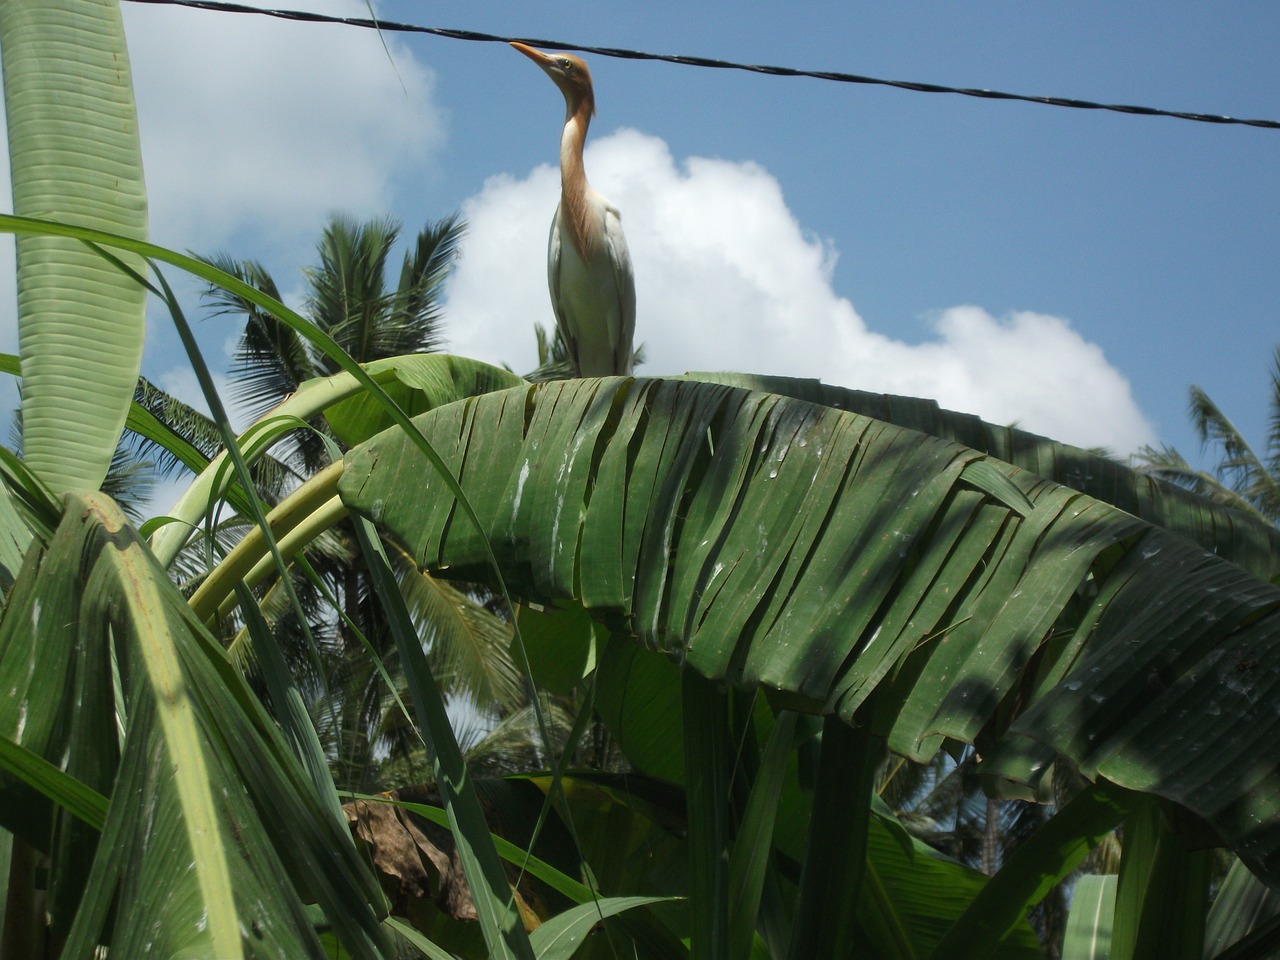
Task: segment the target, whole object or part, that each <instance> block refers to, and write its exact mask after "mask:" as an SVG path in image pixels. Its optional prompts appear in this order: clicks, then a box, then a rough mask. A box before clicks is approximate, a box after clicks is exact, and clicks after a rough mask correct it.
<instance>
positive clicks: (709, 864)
mask: <svg viewBox="0 0 1280 960" xmlns="http://www.w3.org/2000/svg"><path fill="white" fill-rule="evenodd" d="M680 699H681V705H682V708H683V714H684V780H685V802H686V804H687V806H688V811H689V813H688V824H689V838H688V845H689V908H690V913H691V914H692V916H693V925H692V931H691V937H690V947H691V951H690V955H691V956H692V958H693V960H719V958H721V957H728V956H729V944H730V937H729V837H730V832H731V826H732V825H731V823H730V819H729V804H730V797H729V784H730V780H731V778H732V756H731V747H730V742H731V737H730V732H729V699H730V698H729V696H728V693H727V691H726V690H724V689H722V688H718V687H717V684H716V682H715V681H713V680H708V679H706V678H705V677H703V676H701V675H700V674H698V673H697V672H695V671H694V670H692V669H689V668H688V667H686V668H685V669H684V670H681V671H680ZM753 920H754V918H753Z"/></svg>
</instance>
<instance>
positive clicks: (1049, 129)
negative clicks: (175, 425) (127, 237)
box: [7, 0, 1280, 455]
mask: <svg viewBox="0 0 1280 960" xmlns="http://www.w3.org/2000/svg"><path fill="white" fill-rule="evenodd" d="M277 5H280V6H291V7H294V8H303V7H305V8H308V9H316V10H321V11H325V12H333V13H338V14H345V15H352V16H360V15H362V14H363V12H364V11H365V7H364V4H363V2H361V0H309V2H305V3H304V2H303V0H295V2H294V3H287V2H285V0H281V2H280V3H279V4H277ZM123 6H124V12H125V18H126V27H127V29H128V32H129V37H130V49H131V55H132V57H133V66H134V72H135V85H136V87H137V90H138V97H139V105H140V113H141V121H142V134H143V151H144V157H145V161H146V165H147V177H148V186H149V189H150V192H151V200H152V220H153V228H152V229H153V237H154V239H156V240H157V241H159V242H162V243H165V244H168V245H171V246H175V247H179V248H184V249H193V250H196V251H199V252H204V253H213V252H222V251H225V252H230V253H232V254H235V255H237V256H244V257H256V258H259V259H261V260H263V261H264V262H266V263H267V265H268V266H269V267H270V269H271V270H272V272H273V273H274V274H275V276H276V278H277V280H278V281H279V282H280V283H281V285H282V287H283V288H284V289H286V290H290V291H292V292H293V293H294V294H295V295H296V294H297V292H298V291H300V289H301V276H300V273H299V268H300V267H301V266H302V265H304V264H306V263H309V262H310V260H311V254H312V250H313V248H314V243H315V240H316V239H317V237H318V235H319V231H320V229H321V227H322V225H323V223H324V221H325V218H326V217H327V215H328V214H329V213H331V212H334V211H342V212H345V213H347V214H350V215H352V216H355V217H358V218H367V217H373V216H380V215H383V214H391V215H393V216H395V217H397V218H399V219H400V220H401V221H403V223H404V224H405V229H406V233H410V232H413V231H416V230H417V229H418V228H419V227H420V226H421V224H422V223H424V222H425V221H427V220H430V219H436V218H438V217H441V216H443V215H445V214H447V213H449V212H451V211H453V210H455V209H459V208H461V209H462V210H463V211H464V213H465V214H466V215H467V216H468V218H469V220H470V221H471V224H472V230H471V234H470V236H469V239H468V242H467V245H466V246H465V248H464V256H463V259H462V262H461V266H460V269H459V272H458V275H457V278H456V281H455V283H454V285H453V288H452V290H451V292H450V297H449V315H450V327H449V334H450V336H451V338H452V340H453V343H454V345H455V348H456V350H457V352H461V353H470V354H473V355H477V356H481V357H482V358H483V359H488V360H506V361H508V362H509V363H511V365H512V366H514V367H515V368H516V369H517V370H525V369H528V368H529V367H530V366H532V359H533V337H532V333H531V330H532V324H533V322H534V321H543V322H547V321H549V319H550V308H549V303H548V301H547V294H546V290H545V279H544V274H543V270H544V267H543V256H544V254H543V251H544V248H545V237H546V229H547V225H548V223H549V222H550V218H551V214H552V211H553V209H554V206H555V202H556V190H557V178H556V173H555V171H554V169H552V167H551V166H550V165H551V164H552V163H554V161H555V159H556V155H557V154H556V146H557V142H558V136H559V127H560V123H561V121H562V119H563V106H562V101H561V100H560V96H559V94H558V92H557V91H556V90H555V88H554V87H553V86H552V84H551V83H550V81H549V80H547V78H546V77H545V76H543V75H542V74H541V73H540V72H539V71H538V70H537V69H536V68H535V67H534V66H533V64H531V63H530V62H529V61H528V60H526V59H525V58H523V57H521V56H520V55H519V54H517V53H516V52H515V51H512V50H510V49H509V48H507V47H505V46H504V45H502V44H481V43H470V42H462V41H455V40H445V39H438V38H432V37H425V36H403V35H389V36H387V42H388V44H389V46H390V51H391V55H392V57H391V60H390V61H389V60H388V58H387V55H386V53H385V52H384V51H383V49H382V46H381V43H380V42H379V40H378V39H377V37H376V36H374V35H372V34H370V33H369V32H368V31H361V30H357V29H354V28H348V27H339V26H314V25H300V24H293V23H280V22H276V21H269V20H266V19H264V18H260V17H247V16H233V15H228V14H219V13H210V12H198V11H191V10H175V9H167V8H165V9H162V8H155V7H147V6H140V5H135V4H131V3H127V2H126V3H125V4H124V5H123ZM375 7H376V9H377V11H378V14H379V15H380V16H382V17H385V18H387V19H392V20H402V21H409V22H414V23H420V24H424V25H430V26H442V27H454V28H461V29H470V30H476V31H483V32H488V33H494V34H500V35H505V36H513V37H526V38H528V37H533V38H537V37H542V38H549V39H559V40H563V41H566V42H570V43H572V42H579V43H584V44H594V45H601V46H615V47H628V48H636V49H642V50H648V51H654V52H662V53H687V54H698V55H704V56H711V57H719V58H723V59H728V60H736V61H745V62H759V63H774V64H782V65H788V66H795V67H803V68H810V69H830V70H838V71H845V72H851V73H858V74H864V75H870V76H878V77H887V78H894V79H903V80H921V81H927V82H933V83H939V84H947V85H956V86H970V87H985V88H993V89H1000V90H1009V91H1014V92H1020V93H1030V94H1046V95H1056V96H1066V97H1074V98H1080V99H1088V100H1099V101H1105V102H1121V103H1137V104H1147V105H1152V106H1159V107H1165V108H1169V109H1182V110H1192V111H1202V112H1208V113H1226V114H1231V115H1234V116H1242V117H1261V118H1280V83H1277V79H1278V77H1277V72H1278V70H1277V66H1276V61H1275V57H1274V48H1275V44H1276V41H1277V39H1280V5H1276V4H1274V3H1269V2H1239V3H1233V4H1229V5H1222V4H1215V5H1208V4H1202V3H1186V2H1166V3H1161V4H1155V3H1147V2H1142V3H1138V2H1134V3H1127V4H1109V3H1101V2H1087V3H1074V4H1069V5H1067V4H1044V3H1034V4H1033V3H1026V2H1025V0H1021V2H989V3H985V4H981V5H975V4H965V5H959V4H942V3H925V2H914V3H898V4H850V3H835V2H830V3H800V4H788V5H782V4H776V3H760V2H748V3H735V4H726V3H706V4H692V5H691V4H688V3H681V4H678V5H677V4H675V3H668V2H657V3H648V4H616V3H600V4H594V5H590V6H587V5H582V4H579V5H568V4H513V3H493V2H484V0H472V2H470V3H468V4H465V5H441V4H435V3H423V2H419V0H383V2H377V3H375ZM584 9H589V11H590V12H589V14H585V15H584V12H583V11H584ZM589 62H590V65H591V68H592V73H593V76H594V78H595V82H596V89H597V99H598V107H599V115H598V116H597V118H596V120H595V122H594V124H593V126H592V129H591V138H590V142H589V151H588V154H587V167H588V175H589V176H590V177H591V179H592V182H593V184H594V185H595V186H596V187H597V188H598V189H599V190H600V191H601V192H602V193H604V194H605V195H606V196H609V197H610V199H612V200H613V201H614V202H615V203H617V204H618V205H619V206H620V207H621V208H622V211H623V224H624V226H625V227H626V229H627V232H628V237H629V239H630V242H631V248H632V254H633V257H634V258H635V261H636V269H637V285H638V299H639V317H638V325H637V339H638V340H642V341H644V342H646V344H647V345H648V352H649V355H650V357H651V361H652V362H651V363H650V365H649V366H648V367H646V368H642V370H641V371H640V372H641V373H645V372H649V373H654V374H663V373H676V372H681V371H682V370H685V369H712V368H729V369H744V370H752V371H756V372H764V373H785V374H790V375H796V376H820V377H822V378H823V379H825V380H827V381H829V382H836V383H841V384H844V385H848V386H853V387H860V388H863V389H873V390H885V391H888V392H897V393H908V394H914V395H922V396H934V397H936V398H937V399H939V400H940V401H941V402H943V404H944V405H945V406H950V407H953V408H958V409H965V410H969V411H971V412H976V413H979V414H981V415H983V416H984V417H985V418H986V419H989V420H994V421H996V422H1009V421H1014V420H1017V421H1019V422H1021V423H1022V424H1023V425H1024V426H1026V427H1028V428H1030V429H1035V430H1037V431H1038V432H1043V433H1047V434H1049V435H1051V436H1055V437H1057V438H1059V439H1064V440H1068V441H1071V442H1077V443H1083V444H1105V445H1109V446H1111V447H1112V448H1113V449H1115V450H1116V452H1118V453H1122V454H1123V453H1128V452H1129V450H1130V449H1131V448H1132V446H1133V445H1135V444H1137V443H1141V442H1147V441H1159V442H1165V443H1170V444H1173V445H1176V446H1177V447H1179V448H1180V449H1181V450H1182V451H1183V452H1184V453H1185V454H1188V455H1195V454H1196V453H1197V441H1196V440H1195V438H1194V435H1193V434H1192V433H1191V431H1190V428H1189V426H1188V424H1187V419H1186V415H1185V407H1186V391H1187V386H1188V385H1189V384H1190V383H1192V382H1195V383H1199V384H1200V385H1201V386H1203V387H1204V388H1205V389H1206V390H1208V391H1209V393H1210V394H1211V395H1212V396H1213V397H1214V398H1215V399H1216V400H1217V401H1218V402H1219V403H1220V405H1221V406H1223V407H1224V408H1225V409H1226V410H1227V411H1228V413H1229V414H1230V415H1231V416H1232V417H1233V418H1234V419H1235V420H1236V422H1237V424H1238V425H1239V426H1240V427H1241V429H1242V430H1243V431H1244V432H1245V433H1246V435H1248V436H1250V437H1251V438H1252V439H1254V441H1255V442H1256V443H1257V444H1259V445H1261V443H1262V441H1263V438H1264V435H1265V428H1266V424H1265V413H1266V400H1267V378H1268V372H1269V369H1270V361H1271V354H1272V351H1273V350H1274V348H1275V346H1276V344H1277V342H1280V322H1278V318H1280V269H1278V265H1280V217H1278V216H1277V212H1278V211H1280V177H1277V173H1276V171H1277V170H1280V164H1277V160H1280V131H1275V130H1263V129H1252V128H1244V127H1222V126H1211V125H1207V124H1197V123H1190V122H1184V121H1177V120H1170V119H1162V118H1143V117H1131V116H1122V115H1117V114H1108V113H1100V112H1086V111H1074V110H1065V109H1058V108H1051V107H1043V106H1036V105H1031V104H1022V103H1002V102H994V101H985V100H974V99H969V98H962V97H957V96H951V95H932V94H929V95H926V94H919V93H911V92H904V91H900V90H894V89H888V88H881V87H867V86H854V85H847V84H837V83H829V82H822V81H817V80H809V79H798V78H772V77H764V76H758V75H753V74H748V73H742V72H737V71H715V70H706V69H696V68H691V67H683V66H676V65H670V64H662V63H652V62H635V61H626V60H614V59H608V58H603V57H600V56H593V57H590V58H589ZM393 63H394V67H393ZM7 309H11V308H7ZM236 332H237V331H236V329H235V326H234V324H233V323H232V321H230V320H229V319H228V318H220V319H214V320H209V321H206V322H205V323H203V324H202V326H201V335H202V339H203V341H204V342H205V344H206V346H207V347H208V350H209V352H210V355H211V359H212V360H213V361H214V362H215V364H225V360H226V351H227V345H228V342H229V341H230V340H231V339H232V338H233V337H234V335H235V333H236ZM150 336H151V344H150V347H149V349H148V354H147V358H146V364H145V369H144V372H146V373H147V374H148V375H149V376H152V377H153V378H155V379H157V380H160V381H161V382H162V383H166V384H167V385H169V386H171V387H172V388H173V389H176V390H180V391H182V390H189V389H190V377H189V375H188V374H186V373H184V370H183V367H184V364H183V362H182V360H181V357H180V355H179V353H178V351H177V348H176V339H175V338H174V336H173V335H172V333H171V332H170V331H167V330H166V329H164V328H163V327H162V326H161V325H159V324H156V325H155V326H154V327H153V329H152V331H151V334H150Z"/></svg>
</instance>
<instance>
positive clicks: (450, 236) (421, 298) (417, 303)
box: [369, 213, 466, 359]
mask: <svg viewBox="0 0 1280 960" xmlns="http://www.w3.org/2000/svg"><path fill="white" fill-rule="evenodd" d="M465 232H466V223H465V222H464V221H463V220H462V218H461V216H460V215H459V214H456V213H455V214H451V215H450V216H447V217H445V218H444V219H442V220H438V221H436V222H435V223H428V224H427V225H426V226H425V227H424V228H423V229H422V232H420V233H419V234H418V237H417V241H416V242H415V244H414V248H413V250H411V251H410V252H408V253H406V254H405V258H404V264H403V266H402V267H401V269H400V282H399V284H398V285H397V287H396V291H395V293H394V294H393V296H392V301H391V309H390V313H389V316H388V317H387V319H386V322H385V323H384V324H383V325H382V326H381V327H380V328H379V330H378V333H379V340H378V344H377V347H378V357H394V356H400V355H401V354H406V353H428V352H431V351H434V350H437V349H439V348H440V346H441V345H442V343H443V342H444V336H443V332H442V330H441V325H442V324H441V318H442V313H443V312H442V309H441V297H442V294H443V290H444V282H445V280H447V279H448V277H449V273H450V272H451V271H452V270H453V266H454V263H455V262H456V261H457V257H458V245H459V243H461V241H462V237H463V234H464V233H465ZM369 359H376V358H374V357H370V358H369Z"/></svg>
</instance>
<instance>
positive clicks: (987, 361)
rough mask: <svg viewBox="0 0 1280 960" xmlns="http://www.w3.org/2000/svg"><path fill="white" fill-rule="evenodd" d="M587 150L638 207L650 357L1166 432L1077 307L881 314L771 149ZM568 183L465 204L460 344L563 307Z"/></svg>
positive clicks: (1131, 437) (620, 200)
mask: <svg viewBox="0 0 1280 960" xmlns="http://www.w3.org/2000/svg"><path fill="white" fill-rule="evenodd" d="M586 164H587V170H588V174H589V175H590V177H591V180H592V184H593V185H594V186H595V187H596V188H597V189H599V190H600V192H601V193H603V194H604V195H605V196H607V197H609V198H610V200H612V201H613V202H614V203H615V204H616V205H617V206H618V207H619V208H620V209H621V210H622V211H623V225H624V227H625V228H626V231H627V238H628V243H629V246H630V248H631V255H632V258H633V260H634V262H635V269H636V285H637V289H638V295H637V301H638V303H637V315H638V316H637V326H636V338H637V341H642V342H643V343H644V344H645V350H646V353H647V356H648V363H647V365H646V366H645V367H644V368H642V369H641V371H640V372H641V373H643V374H652V375H663V374H675V373H682V372H685V371H689V370H741V371H749V372H753V373H767V374H778V375H786V376H802V377H819V378H821V379H823V380H825V381H826V382H828V383H834V384H841V385H845V386H853V387H858V388H860V389H864V390H875V391H881V392H885V393H898V394H906V395H910V396H922V397H932V398H934V399H936V400H938V402H939V403H941V404H942V405H943V406H944V407H948V408H950V409H955V410H962V411H965V412H970V413H976V414H978V415H980V416H982V417H983V418H984V419H986V420H990V421H993V422H996V423H1008V422H1012V421H1017V422H1018V423H1019V424H1020V425H1021V426H1022V427H1024V428H1025V429H1028V430H1033V431H1035V432H1038V433H1043V434H1045V435H1047V436H1051V437H1053V438H1055V439H1058V440H1063V441H1066V442H1069V443H1075V444H1080V445H1086V446H1094V445H1099V446H1107V447H1110V448H1111V449H1112V450H1114V451H1116V452H1118V453H1128V452H1129V451H1130V450H1132V449H1133V448H1135V447H1136V446H1138V445H1140V444H1142V443H1148V442H1152V441H1153V440H1154V439H1155V431H1154V429H1153V428H1152V427H1151V425H1150V423H1148V421H1147V420H1146V418H1145V417H1144V416H1143V414H1142V412H1141V411H1140V410H1139V409H1138V407H1137V405H1136V404H1135V402H1134V400H1133V397H1132V394H1131V392H1130V389H1129V384H1128V381H1127V380H1126V379H1125V378H1124V377H1123V376H1122V375H1121V374H1120V373H1119V372H1118V371H1117V370H1116V369H1115V368H1114V367H1112V366H1111V365H1110V364H1109V363H1108V362H1107V359H1106V357H1105V356H1104V355H1103V352H1102V350H1101V348H1099V347H1098V346H1097V345H1095V344H1092V343H1089V342H1088V341H1086V340H1085V339H1084V338H1083V337H1081V336H1080V334H1078V333H1077V332H1076V331H1075V330H1073V329H1072V328H1071V325H1070V324H1069V323H1068V322H1067V321H1066V320H1064V319H1061V318H1058V317H1051V316H1045V315H1042V314H1037V313H1029V312H1018V313H1013V314H1011V315H1009V316H1007V317H1003V318H995V317H992V316H991V315H990V314H988V313H987V312H986V311H984V310H982V309H981V308H978V307H968V306H964V307H952V308H950V309H946V310H943V311H941V312H940V313H939V314H938V315H937V316H936V317H935V318H933V320H932V327H933V332H934V337H933V338H932V339H930V340H928V341H926V342H924V343H920V344H907V343H904V342H902V341H898V340H894V339H892V338H890V337H887V336H884V335H882V334H879V333H876V332H874V331H872V330H870V329H868V327H867V325H866V323H865V322H864V321H863V320H862V318H861V317H860V316H859V315H858V314H857V312H856V311H855V310H854V308H853V305H852V304H851V303H850V302H849V301H848V300H846V299H844V298H841V297H839V296H837V295H836V294H835V292H834V291H833V289H832V284H831V277H832V272H833V270H834V267H835V260H836V258H835V252H834V251H833V250H832V249H831V248H830V247H829V245H827V244H824V243H823V242H821V241H820V240H818V239H815V238H814V237H812V236H809V235H807V234H806V233H805V232H804V230H803V229H802V228H801V226H800V224H799V223H797V222H796V219H795V217H794V216H792V214H791V212H790V211H789V210H788V208H787V205H786V201H785V199H784V198H783V195H782V190H781V188H780V186H779V184H778V182H777V181H776V180H775V179H774V178H773V177H772V176H771V175H770V174H769V173H768V172H767V171H765V170H764V169H762V168H761V167H759V166H758V165H756V164H752V163H733V162H729V161H723V160H711V159H706V158H698V157H695V158H691V159H689V160H687V161H686V162H684V163H683V164H680V165H677V164H676V162H675V161H674V160H673V158H672V156H671V154H670V152H669V151H668V149H667V147H666V144H665V143H664V142H663V141H662V140H660V139H658V138H656V137H652V136H647V135H645V134H641V133H639V132H637V131H634V130H619V131H617V132H616V133H613V134H611V135H608V136H603V137H599V138H597V139H595V140H593V141H592V142H591V143H590V144H589V146H588V148H587V157H586ZM558 193H559V174H558V171H556V170H555V169H554V168H552V167H551V166H549V165H547V166H541V167H538V168H537V169H536V170H534V171H533V172H532V173H530V174H529V176H527V177H525V178H523V179H519V178H514V177H511V176H506V175H504V176H500V177H494V178H492V179H490V180H489V181H488V182H487V183H486V184H485V185H484V188H483V190H482V191H481V192H480V193H479V194H477V195H476V196H474V197H472V198H471V199H470V200H468V201H467V203H466V204H464V207H463V213H464V215H465V216H466V217H467V220H468V223H469V229H468V238H467V240H466V242H465V244H464V249H463V256H462V259H461V261H460V263H459V267H458V271H457V274H456V276H455V277H454V280H453V282H452V285H451V287H450V292H449V304H448V311H447V316H448V317H449V333H450V338H451V342H452V349H453V350H454V352H456V353H460V354H464V355H469V356H474V357H478V358H480V359H483V360H488V361H490V362H507V363H510V364H511V365H512V366H513V367H515V368H516V369H517V370H519V371H525V370H528V369H531V368H532V367H533V366H534V365H535V362H536V360H535V353H534V345H533V344H534V341H533V334H532V327H533V323H534V322H535V321H540V322H543V323H544V324H547V325H550V324H551V322H552V314H551V307H550V302H549V299H548V294H547V290H546V273H545V256H546V253H545V249H546V235H547V228H548V226H549V224H550V220H551V216H552V212H553V211H554V209H555V205H556V202H557V199H558Z"/></svg>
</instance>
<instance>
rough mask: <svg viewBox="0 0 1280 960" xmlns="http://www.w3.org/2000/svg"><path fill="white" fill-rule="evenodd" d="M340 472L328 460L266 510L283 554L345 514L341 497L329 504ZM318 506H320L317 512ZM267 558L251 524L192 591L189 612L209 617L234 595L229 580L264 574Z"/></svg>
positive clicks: (209, 619)
mask: <svg viewBox="0 0 1280 960" xmlns="http://www.w3.org/2000/svg"><path fill="white" fill-rule="evenodd" d="M340 476H342V462H341V461H338V462H337V463H333V464H330V465H329V466H328V467H326V468H325V469H324V470H321V471H320V472H319V473H317V474H316V475H315V476H314V477H312V478H311V479H309V480H308V481H307V482H306V483H304V484H302V486H300V487H298V489H297V490H295V491H293V493H291V494H289V496H287V497H286V498H285V499H284V500H282V501H281V502H280V503H279V504H277V505H276V506H275V507H274V508H273V509H272V510H271V511H270V512H269V513H268V514H267V515H266V517H265V521H266V527H267V528H268V529H269V530H270V531H271V535H272V537H273V538H274V539H275V540H276V541H277V542H278V543H279V545H280V550H281V553H282V554H283V555H285V556H288V555H291V554H292V553H293V552H295V551H296V549H297V548H298V546H299V545H301V544H305V543H308V542H310V541H311V540H313V539H314V538H315V537H317V536H319V535H320V534H321V533H323V532H324V531H325V530H327V529H329V527H331V526H333V525H334V524H335V523H337V522H338V521H339V520H341V519H342V517H343V516H345V515H346V508H345V507H342V505H341V501H337V507H336V508H335V507H334V506H332V503H333V501H335V500H336V497H335V491H336V489H337V482H338V478H339V477H340ZM322 507H324V508H326V509H325V510H323V511H322V510H321V508H322ZM264 561H265V563H264ZM270 561H271V554H270V545H269V543H268V541H267V538H266V536H265V535H264V534H263V531H262V528H261V527H254V528H253V529H252V530H250V531H249V532H248V533H246V534H245V535H244V537H243V538H242V539H241V540H240V542H239V543H237V544H236V545H235V546H234V547H232V548H231V551H230V552H229V553H228V554H227V555H226V557H224V558H223V559H222V561H221V562H220V563H219V564H218V565H217V566H216V567H214V568H213V570H211V571H210V572H209V576H208V577H207V578H206V579H205V581H204V582H203V583H202V584H201V585H200V587H199V589H198V590H196V592H195V593H194V594H193V595H192V597H191V609H192V611H193V612H194V613H195V615H196V616H197V617H199V618H200V619H201V620H203V621H204V622H206V623H211V622H214V621H215V620H216V619H217V616H218V615H220V614H221V613H222V609H221V608H222V606H223V604H224V603H227V602H229V601H230V600H231V598H232V597H233V596H234V594H235V585H236V584H237V583H242V582H247V583H249V584H250V585H252V584H253V583H254V582H255V581H254V579H253V577H252V576H251V574H252V573H253V571H254V570H255V568H261V569H259V575H260V576H261V575H265V571H266V569H269V568H270V566H271V563H270Z"/></svg>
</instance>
